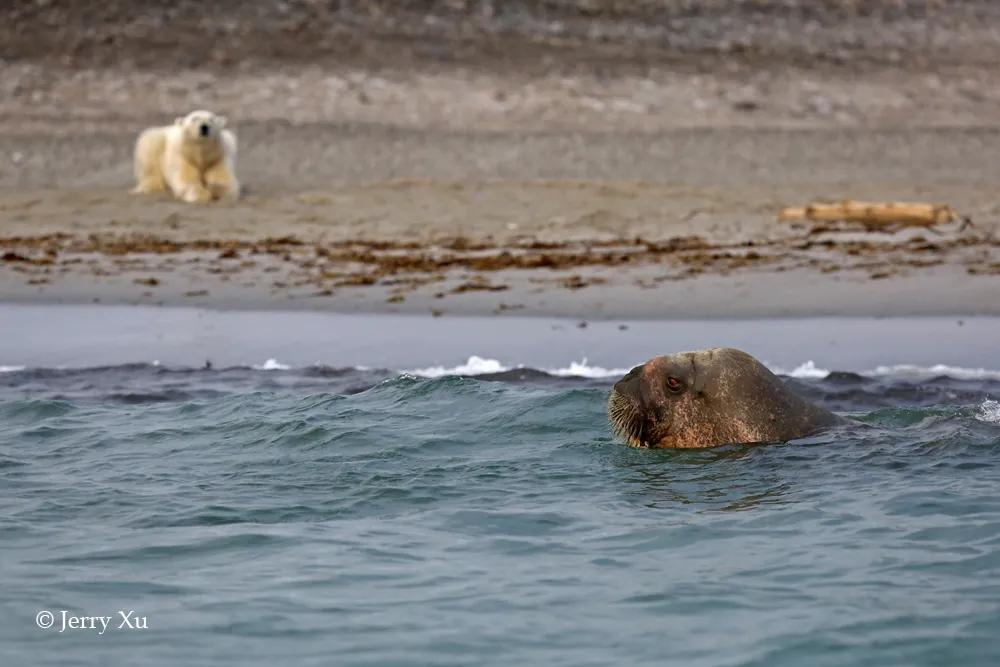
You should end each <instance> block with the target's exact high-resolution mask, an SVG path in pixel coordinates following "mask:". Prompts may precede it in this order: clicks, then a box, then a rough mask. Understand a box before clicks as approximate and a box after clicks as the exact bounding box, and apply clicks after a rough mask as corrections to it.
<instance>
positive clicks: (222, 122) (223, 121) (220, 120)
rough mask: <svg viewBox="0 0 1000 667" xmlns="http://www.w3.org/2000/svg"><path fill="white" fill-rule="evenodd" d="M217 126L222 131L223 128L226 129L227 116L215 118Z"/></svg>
mask: <svg viewBox="0 0 1000 667" xmlns="http://www.w3.org/2000/svg"><path fill="white" fill-rule="evenodd" d="M215 125H216V127H219V128H220V129H221V128H223V127H225V126H226V117H225V116H216V117H215Z"/></svg>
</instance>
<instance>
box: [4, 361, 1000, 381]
mask: <svg viewBox="0 0 1000 667" xmlns="http://www.w3.org/2000/svg"><path fill="white" fill-rule="evenodd" d="M765 365H766V366H767V367H768V368H769V369H771V371H772V372H774V373H775V374H777V375H783V376H786V377H790V378H795V379H804V380H824V379H827V378H831V377H836V376H839V375H843V373H842V372H840V371H836V370H830V369H827V368H823V367H821V366H818V365H817V364H816V363H815V362H814V361H812V360H808V361H805V362H803V363H801V364H799V365H798V366H795V367H793V368H791V369H787V368H783V367H781V366H777V365H774V364H771V363H765ZM142 368H148V369H156V370H158V371H160V372H169V371H190V370H194V368H193V367H192V368H186V367H173V368H171V367H166V366H162V365H161V364H160V362H159V361H154V362H152V363H138V364H137V363H126V364H120V365H117V366H100V367H90V368H85V367H63V368H45V367H37V368H36V367H31V368H29V367H27V366H23V365H6V366H4V365H0V373H21V372H31V373H49V372H53V373H57V374H67V373H68V374H73V375H76V374H79V373H87V372H94V371H108V370H133V369H142ZM240 369H244V370H254V371H266V372H271V371H292V370H301V371H305V372H312V371H316V370H322V371H324V372H329V371H330V370H331V367H327V366H323V365H320V364H314V365H309V366H301V367H296V366H292V365H290V364H286V363H282V362H281V361H279V360H277V359H275V358H269V359H266V360H265V361H264V362H263V363H259V364H250V365H246V366H232V367H226V368H218V369H213V368H212V367H211V366H210V365H209V366H206V367H202V368H201V369H198V370H220V371H221V370H226V371H233V370H240ZM333 370H335V372H336V374H338V375H341V374H345V373H350V372H352V371H356V372H362V373H368V372H377V371H378V370H379V369H373V368H371V367H369V366H361V365H357V366H348V367H343V368H340V367H338V368H336V369H333ZM382 370H383V371H384V372H385V373H405V374H407V375H411V376H414V377H421V378H439V377H444V376H447V375H461V376H471V377H475V376H496V375H502V374H504V373H510V372H515V371H525V372H528V371H530V372H532V373H536V374H538V375H540V376H541V375H548V376H550V377H558V378H585V379H591V380H601V379H612V378H619V377H621V376H623V375H625V374H626V373H628V371H629V367H621V368H617V367H612V368H605V367H603V366H596V365H591V364H590V363H589V361H588V360H587V358H586V357H584V358H583V359H581V360H580V361H571V362H570V363H569V364H568V365H565V366H556V367H550V368H544V367H543V368H534V367H530V366H526V365H524V364H506V363H503V362H502V361H500V360H498V359H493V358H491V357H480V356H478V355H472V356H470V357H468V358H467V359H466V361H465V362H464V363H460V364H456V365H454V366H445V365H437V366H427V367H424V368H410V369H402V370H392V369H382ZM850 375H851V376H854V377H866V378H873V379H877V378H886V379H901V380H918V381H919V380H928V379H931V378H936V377H946V378H951V379H954V380H980V381H983V380H985V381H995V382H1000V370H994V369H988V368H966V367H962V366H950V365H947V364H934V365H930V366H919V365H916V364H895V365H887V366H876V367H875V368H873V369H870V370H866V371H860V372H857V373H850Z"/></svg>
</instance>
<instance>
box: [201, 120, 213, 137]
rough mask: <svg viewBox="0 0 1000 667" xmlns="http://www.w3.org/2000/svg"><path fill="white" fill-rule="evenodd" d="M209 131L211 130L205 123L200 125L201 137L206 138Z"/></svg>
mask: <svg viewBox="0 0 1000 667" xmlns="http://www.w3.org/2000/svg"><path fill="white" fill-rule="evenodd" d="M209 131H211V128H210V127H209V126H208V125H207V124H206V123H202V124H201V136H203V137H207V136H208V133H209Z"/></svg>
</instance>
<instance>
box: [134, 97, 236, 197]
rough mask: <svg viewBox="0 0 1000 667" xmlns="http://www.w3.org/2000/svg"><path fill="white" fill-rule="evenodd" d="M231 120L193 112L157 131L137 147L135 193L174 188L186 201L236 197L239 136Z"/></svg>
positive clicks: (146, 134)
mask: <svg viewBox="0 0 1000 667" xmlns="http://www.w3.org/2000/svg"><path fill="white" fill-rule="evenodd" d="M225 127H226V118H225V116H217V115H215V114H214V113H212V112H211V111H192V112H191V113H189V114H188V115H187V116H183V117H181V118H178V119H176V120H175V121H174V124H173V125H167V126H165V127H151V128H149V129H147V130H145V131H143V132H142V134H140V135H139V139H138V140H137V141H136V143H135V178H136V181H137V184H136V186H135V188H133V189H132V192H134V193H148V192H163V191H164V190H170V192H172V193H173V195H174V196H175V197H177V198H178V199H182V200H184V201H186V202H207V201H211V200H213V199H220V198H223V197H225V198H227V199H236V198H238V197H239V196H240V184H239V182H238V181H237V180H236V170H235V163H236V135H235V134H233V133H232V132H231V131H230V130H227V129H225Z"/></svg>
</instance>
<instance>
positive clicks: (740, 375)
mask: <svg viewBox="0 0 1000 667" xmlns="http://www.w3.org/2000/svg"><path fill="white" fill-rule="evenodd" d="M608 419H609V420H610V422H611V426H612V429H613V430H614V431H615V433H616V434H617V435H619V436H620V437H621V438H622V439H623V440H624V441H625V442H626V443H628V444H629V445H632V446H633V447H713V446H716V445H722V444H730V443H754V442H783V441H786V440H793V439H795V438H801V437H804V436H806V435H809V434H811V433H815V432H816V431H818V430H820V429H822V428H824V427H826V426H830V425H833V424H835V423H836V422H837V421H839V418H838V417H837V416H836V415H834V414H832V413H830V412H827V411H826V410H824V409H823V408H820V407H819V406H816V405H813V404H812V403H810V402H809V401H806V400H805V399H802V398H800V397H799V396H796V395H795V394H794V393H792V392H791V391H790V390H789V389H788V387H787V386H786V385H785V383H784V382H783V381H782V380H781V379H780V378H779V377H777V376H776V375H774V373H772V372H771V371H769V370H768V369H767V368H765V367H764V365H763V364H762V363H760V362H759V361H757V360H756V359H754V358H753V357H752V356H750V355H749V354H747V353H746V352H741V351H740V350H734V349H731V348H715V349H711V350H699V351H697V352H680V353H677V354H670V355H666V356H662V357H655V358H653V359H650V360H649V361H647V362H646V363H644V364H642V365H641V366H636V367H635V368H633V369H632V370H631V371H629V372H628V374H627V375H625V377H623V378H622V379H621V380H619V381H618V382H617V383H616V384H615V386H614V388H613V389H612V390H611V396H610V397H609V400H608Z"/></svg>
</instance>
